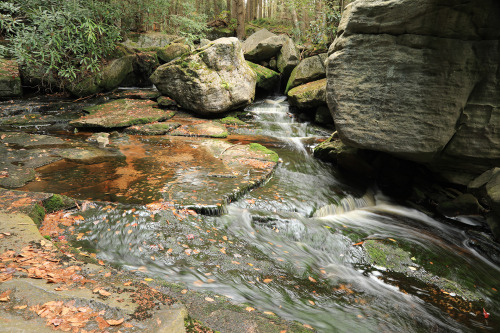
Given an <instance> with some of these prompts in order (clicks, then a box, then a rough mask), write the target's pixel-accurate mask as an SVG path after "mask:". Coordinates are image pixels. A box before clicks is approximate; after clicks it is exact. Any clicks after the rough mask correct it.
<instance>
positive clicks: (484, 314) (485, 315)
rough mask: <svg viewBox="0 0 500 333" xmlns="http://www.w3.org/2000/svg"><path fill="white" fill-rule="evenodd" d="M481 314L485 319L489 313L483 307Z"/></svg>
mask: <svg viewBox="0 0 500 333" xmlns="http://www.w3.org/2000/svg"><path fill="white" fill-rule="evenodd" d="M483 316H484V318H485V319H488V317H489V316H490V314H489V313H488V312H486V310H485V309H484V308H483Z"/></svg>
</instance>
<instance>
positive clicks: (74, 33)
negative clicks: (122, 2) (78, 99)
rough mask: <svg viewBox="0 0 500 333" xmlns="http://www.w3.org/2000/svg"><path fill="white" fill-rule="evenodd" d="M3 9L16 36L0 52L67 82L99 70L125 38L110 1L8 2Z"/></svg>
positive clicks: (6, 30)
mask: <svg viewBox="0 0 500 333" xmlns="http://www.w3.org/2000/svg"><path fill="white" fill-rule="evenodd" d="M0 13H1V15H2V17H1V20H0V21H1V22H3V23H1V25H0V29H1V34H3V35H4V36H5V37H7V38H8V39H9V40H10V44H9V45H8V46H7V47H4V48H3V49H0V52H3V53H5V52H10V53H11V54H12V55H13V56H14V57H15V58H16V59H17V60H18V61H19V63H20V64H21V66H22V67H25V68H27V69H29V71H30V72H31V73H42V74H43V75H44V76H45V77H46V78H48V77H50V79H51V81H55V82H57V83H59V84H60V85H61V86H62V85H65V84H68V83H69V82H72V81H75V80H77V79H79V78H81V77H83V76H85V75H86V74H87V73H89V72H96V71H98V70H99V69H100V67H101V64H102V62H103V59H104V58H105V56H106V55H107V54H109V53H111V52H112V51H114V48H115V44H116V42H117V41H118V40H119V39H120V31H119V28H118V27H117V26H116V25H115V22H116V11H115V10H114V8H113V7H112V6H111V5H110V4H108V3H107V2H104V1H88V0H72V1H67V0H48V1H46V0H8V1H6V2H4V3H2V4H1V7H0ZM0 55H1V54H0Z"/></svg>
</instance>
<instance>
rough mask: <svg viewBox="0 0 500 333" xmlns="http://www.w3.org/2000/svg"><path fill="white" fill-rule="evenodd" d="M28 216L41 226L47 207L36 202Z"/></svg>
mask: <svg viewBox="0 0 500 333" xmlns="http://www.w3.org/2000/svg"><path fill="white" fill-rule="evenodd" d="M28 216H29V217H30V218H31V219H32V220H33V222H35V224H36V226H37V227H38V228H40V225H41V224H42V221H43V219H44V218H45V209H44V208H43V207H42V206H40V205H39V204H36V205H35V206H34V207H33V210H32V211H31V212H30V213H29V214H28Z"/></svg>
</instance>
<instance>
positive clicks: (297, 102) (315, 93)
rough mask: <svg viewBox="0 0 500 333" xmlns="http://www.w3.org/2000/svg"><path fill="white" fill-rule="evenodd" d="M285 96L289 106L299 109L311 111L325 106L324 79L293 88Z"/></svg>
mask: <svg viewBox="0 0 500 333" xmlns="http://www.w3.org/2000/svg"><path fill="white" fill-rule="evenodd" d="M287 95H288V100H289V101H290V104H291V105H293V106H295V107H297V108H299V109H312V108H316V107H318V106H322V105H326V79H322V80H318V81H314V82H310V83H306V84H303V85H301V86H298V87H296V88H293V89H291V90H290V91H289V92H288V94H287Z"/></svg>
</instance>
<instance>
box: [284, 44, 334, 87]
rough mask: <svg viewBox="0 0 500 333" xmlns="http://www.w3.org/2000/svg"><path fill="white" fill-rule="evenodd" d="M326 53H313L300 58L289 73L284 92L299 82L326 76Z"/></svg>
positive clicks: (299, 83) (302, 82)
mask: <svg viewBox="0 0 500 333" xmlns="http://www.w3.org/2000/svg"><path fill="white" fill-rule="evenodd" d="M326 57H327V55H326V53H322V54H319V55H315V56H312V57H309V58H305V59H304V60H302V61H301V62H300V63H299V65H298V66H297V67H295V68H294V69H293V71H292V73H291V74H290V78H289V79H288V83H287V84H286V89H285V92H288V91H289V90H290V89H292V88H294V87H297V86H299V85H301V84H304V83H307V82H312V81H316V80H319V79H323V78H325V77H326V68H325V60H326Z"/></svg>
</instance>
